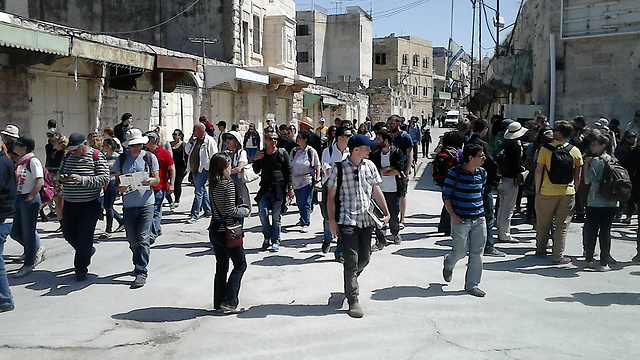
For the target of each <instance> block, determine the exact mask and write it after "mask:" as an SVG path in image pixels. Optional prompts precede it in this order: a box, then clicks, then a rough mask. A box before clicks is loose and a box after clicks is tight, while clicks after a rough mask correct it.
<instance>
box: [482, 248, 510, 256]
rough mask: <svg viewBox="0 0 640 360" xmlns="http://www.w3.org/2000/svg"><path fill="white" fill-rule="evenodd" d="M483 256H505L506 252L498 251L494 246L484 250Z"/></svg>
mask: <svg viewBox="0 0 640 360" xmlns="http://www.w3.org/2000/svg"><path fill="white" fill-rule="evenodd" d="M484 256H495V257H505V256H507V253H505V252H504V251H500V250H498V249H496V248H493V249H491V250H489V251H485V252H484Z"/></svg>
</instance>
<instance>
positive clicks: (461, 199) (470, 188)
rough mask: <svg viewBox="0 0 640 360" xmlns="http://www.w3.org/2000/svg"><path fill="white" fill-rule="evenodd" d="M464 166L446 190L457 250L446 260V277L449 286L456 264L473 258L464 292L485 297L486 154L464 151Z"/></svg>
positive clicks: (452, 176)
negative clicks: (463, 259) (483, 270)
mask: <svg viewBox="0 0 640 360" xmlns="http://www.w3.org/2000/svg"><path fill="white" fill-rule="evenodd" d="M462 156H463V159H464V160H463V165H462V166H459V167H455V168H453V169H451V170H449V173H448V174H447V179H446V180H445V182H444V186H443V188H442V200H444V205H445V208H446V209H447V212H448V213H449V215H450V216H451V236H452V237H453V248H452V249H451V252H450V253H449V254H447V255H446V256H445V258H444V266H443V269H442V276H443V277H444V280H445V281H446V282H450V281H451V279H452V277H453V269H454V268H455V266H456V263H457V262H458V261H459V260H460V259H462V258H464V257H465V256H467V254H469V259H468V261H467V273H466V275H465V285H464V289H465V291H466V292H467V293H469V294H471V295H473V296H478V297H483V296H485V292H484V291H482V290H481V289H480V288H479V287H478V285H480V279H481V278H482V251H483V250H484V245H485V242H486V239H487V227H486V223H485V219H484V205H483V199H482V192H483V191H484V186H485V183H486V179H487V176H486V172H485V170H484V169H483V168H481V166H482V163H483V162H484V151H483V149H482V146H480V145H477V144H468V145H465V147H464V149H463V150H462Z"/></svg>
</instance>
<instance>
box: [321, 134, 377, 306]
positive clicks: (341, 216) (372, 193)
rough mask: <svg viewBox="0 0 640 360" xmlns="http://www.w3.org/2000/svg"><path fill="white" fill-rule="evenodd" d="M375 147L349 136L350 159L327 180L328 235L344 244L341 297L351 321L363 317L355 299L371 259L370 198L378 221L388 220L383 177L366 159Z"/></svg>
mask: <svg viewBox="0 0 640 360" xmlns="http://www.w3.org/2000/svg"><path fill="white" fill-rule="evenodd" d="M376 144H377V143H376V142H375V141H373V140H370V139H369V138H368V137H366V136H365V135H361V134H360V135H355V136H352V137H351V138H350V139H349V142H348V145H347V146H348V148H349V157H348V158H347V159H346V160H343V161H341V162H339V163H336V165H335V166H334V167H333V168H332V170H331V175H329V179H328V180H327V187H328V188H329V190H328V196H327V212H328V215H329V223H330V226H331V233H332V234H334V235H337V236H338V237H340V238H341V239H342V242H343V246H344V295H345V297H346V299H347V301H348V303H349V316H351V317H354V318H361V317H363V316H364V311H363V310H362V308H361V307H360V302H359V298H358V296H359V294H360V292H359V290H360V288H359V285H358V276H360V274H361V273H362V271H363V270H364V268H365V267H366V266H367V264H369V259H370V257H371V231H372V229H373V225H374V220H373V219H372V217H371V215H370V211H371V207H372V203H371V201H372V198H373V199H374V200H375V201H376V203H377V204H378V205H379V206H380V208H381V209H382V212H383V214H384V215H383V216H384V217H383V218H382V219H381V221H382V222H384V223H386V222H388V221H389V210H388V209H387V203H386V201H385V199H384V195H383V194H382V191H381V190H380V184H381V183H382V178H380V174H379V173H378V169H376V166H375V165H374V164H373V162H371V161H370V160H368V159H366V158H367V157H368V156H369V153H370V152H371V147H373V146H375V145H376ZM336 198H337V200H336Z"/></svg>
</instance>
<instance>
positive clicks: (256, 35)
mask: <svg viewBox="0 0 640 360" xmlns="http://www.w3.org/2000/svg"><path fill="white" fill-rule="evenodd" d="M260 46H261V44H260V16H259V15H255V14H254V15H253V52H254V53H256V54H261V48H260Z"/></svg>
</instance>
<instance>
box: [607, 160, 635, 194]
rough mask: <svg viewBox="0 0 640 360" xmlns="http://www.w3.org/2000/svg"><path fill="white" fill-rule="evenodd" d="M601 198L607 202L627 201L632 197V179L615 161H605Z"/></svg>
mask: <svg viewBox="0 0 640 360" xmlns="http://www.w3.org/2000/svg"><path fill="white" fill-rule="evenodd" d="M602 160H603V161H604V169H603V171H602V181H601V182H600V189H599V190H600V196H602V197H603V198H605V199H607V200H615V201H627V200H629V198H630V197H631V188H632V186H631V178H630V177H629V172H628V171H627V169H625V168H624V167H622V165H620V164H619V163H618V162H617V161H616V160H615V159H610V160H604V159H602Z"/></svg>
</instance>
